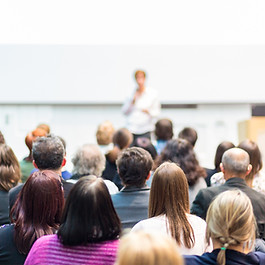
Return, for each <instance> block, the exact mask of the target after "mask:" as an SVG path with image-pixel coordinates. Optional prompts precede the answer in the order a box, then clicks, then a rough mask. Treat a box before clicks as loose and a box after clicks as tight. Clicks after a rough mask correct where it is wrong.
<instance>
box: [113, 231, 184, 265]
mask: <svg viewBox="0 0 265 265" xmlns="http://www.w3.org/2000/svg"><path fill="white" fill-rule="evenodd" d="M164 264H166V265H183V264H184V262H183V259H182V257H181V255H180V253H179V250H178V247H177V244H176V242H174V240H173V239H172V238H170V237H169V236H167V235H164V234H159V233H152V234H151V233H147V232H144V231H138V232H134V233H129V234H127V235H125V236H124V237H122V239H121V242H120V246H119V250H118V257H117V261H116V263H115V265H164Z"/></svg>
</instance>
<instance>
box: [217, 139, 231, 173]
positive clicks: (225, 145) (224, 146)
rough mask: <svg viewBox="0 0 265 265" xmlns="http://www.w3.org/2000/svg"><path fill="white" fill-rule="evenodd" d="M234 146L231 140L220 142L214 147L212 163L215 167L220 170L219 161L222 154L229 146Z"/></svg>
mask: <svg viewBox="0 0 265 265" xmlns="http://www.w3.org/2000/svg"><path fill="white" fill-rule="evenodd" d="M233 147H235V145H234V144H233V143H231V142H226V141H224V142H221V143H220V144H219V145H218V146H217V149H216V153H215V158H214V165H215V168H216V169H217V170H218V172H219V171H220V163H221V162H222V156H223V154H224V152H225V151H227V150H228V149H230V148H233Z"/></svg>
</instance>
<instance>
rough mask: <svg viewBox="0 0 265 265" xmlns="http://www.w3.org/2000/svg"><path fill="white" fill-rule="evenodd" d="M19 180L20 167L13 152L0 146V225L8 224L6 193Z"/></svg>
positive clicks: (3, 145) (7, 147)
mask: <svg viewBox="0 0 265 265" xmlns="http://www.w3.org/2000/svg"><path fill="white" fill-rule="evenodd" d="M20 178H21V173H20V167H19V163H18V160H17V158H16V156H15V154H14V152H13V150H12V149H11V148H10V147H9V146H8V145H6V144H0V225H3V224H7V223H9V222H10V219H9V200H8V192H9V190H10V189H11V188H12V187H14V186H16V185H17V183H18V182H19V181H20Z"/></svg>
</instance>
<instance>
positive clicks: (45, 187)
mask: <svg viewBox="0 0 265 265" xmlns="http://www.w3.org/2000/svg"><path fill="white" fill-rule="evenodd" d="M63 204H64V195H63V189H62V185H61V179H60V176H58V175H57V174H56V173H55V172H53V171H50V170H44V171H36V172H34V173H33V174H32V175H31V176H30V177H29V178H28V179H27V181H26V183H25V184H24V186H23V188H22V190H21V192H20V193H19V195H18V199H17V201H16V203H15V205H14V206H13V208H12V210H11V216H14V218H15V242H16V245H17V247H18V249H19V251H21V252H22V253H24V254H26V253H27V252H28V251H29V249H30V247H31V246H32V244H33V243H34V241H35V240H36V239H37V238H39V237H41V236H43V235H47V234H53V233H54V232H55V231H56V230H57V229H58V227H59V223H60V219H61V213H62V209H63Z"/></svg>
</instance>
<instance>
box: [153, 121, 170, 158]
mask: <svg viewBox="0 0 265 265" xmlns="http://www.w3.org/2000/svg"><path fill="white" fill-rule="evenodd" d="M155 137H156V141H155V142H154V146H155V149H156V152H157V154H158V155H160V154H161V152H162V151H163V149H164V147H165V146H166V144H167V142H168V141H169V140H171V139H172V138H173V124H172V121H171V120H169V119H160V120H158V121H157V122H156V124H155Z"/></svg>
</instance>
